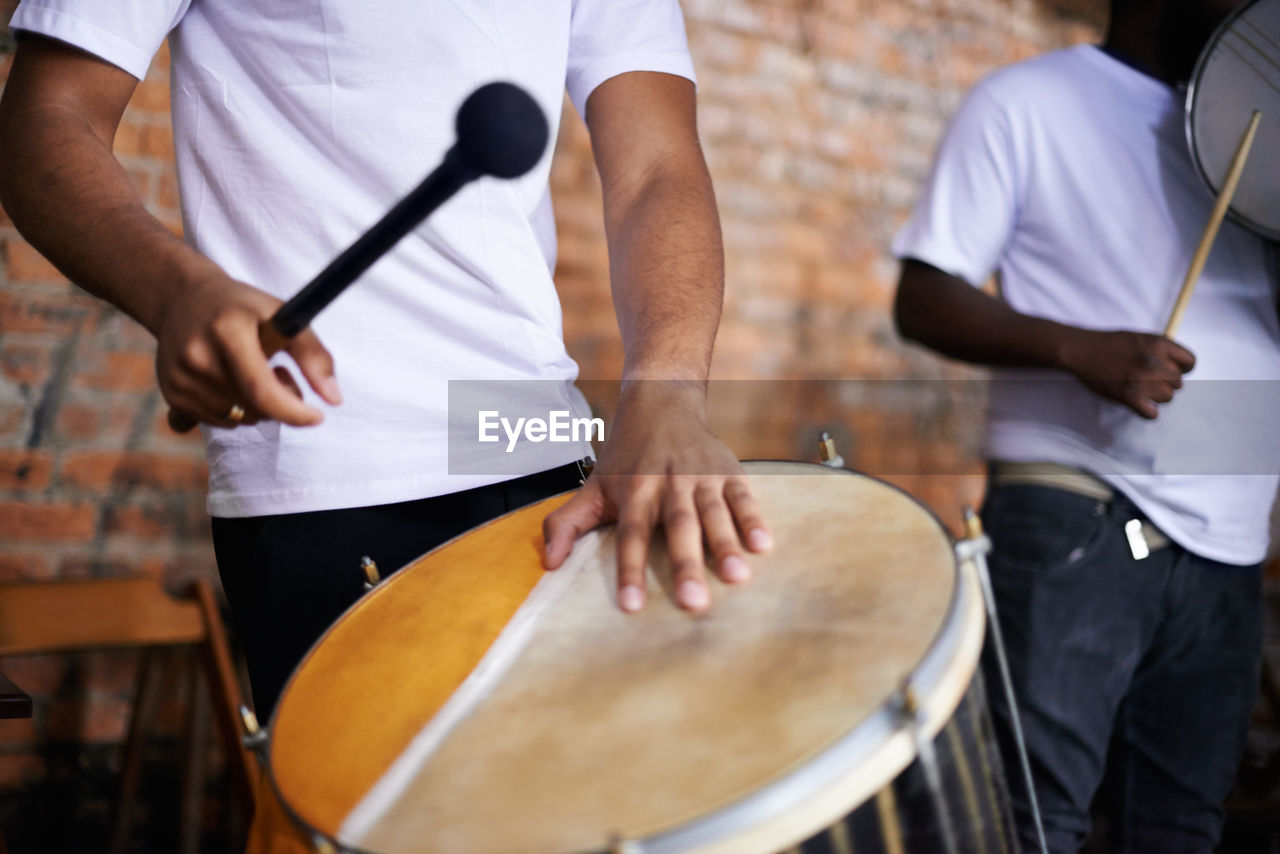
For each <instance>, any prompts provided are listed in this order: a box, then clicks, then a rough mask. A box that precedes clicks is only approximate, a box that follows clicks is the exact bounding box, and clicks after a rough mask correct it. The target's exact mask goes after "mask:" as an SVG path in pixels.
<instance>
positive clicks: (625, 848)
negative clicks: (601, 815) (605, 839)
mask: <svg viewBox="0 0 1280 854" xmlns="http://www.w3.org/2000/svg"><path fill="white" fill-rule="evenodd" d="M608 851H609V854H642V852H643V851H644V849H643V848H641V847H640V843H639V842H637V841H636V840H634V839H623V838H622V837H621V836H611V837H610V838H609V849H608Z"/></svg>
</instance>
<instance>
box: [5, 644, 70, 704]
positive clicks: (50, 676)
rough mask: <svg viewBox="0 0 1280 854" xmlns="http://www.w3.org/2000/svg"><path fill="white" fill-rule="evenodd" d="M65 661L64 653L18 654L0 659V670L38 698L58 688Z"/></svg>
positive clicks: (64, 669) (48, 695)
mask: <svg viewBox="0 0 1280 854" xmlns="http://www.w3.org/2000/svg"><path fill="white" fill-rule="evenodd" d="M67 663H68V660H67V657H66V656H65V655H19V656H15V657H12V658H5V659H4V660H3V661H0V672H3V673H4V675H5V676H7V677H8V678H9V679H10V680H11V681H12V682H13V684H15V685H17V686H18V687H19V688H21V689H22V690H23V691H26V692H27V693H28V694H30V695H31V697H32V698H37V699H38V698H43V697H50V696H52V695H53V694H54V692H56V691H57V690H58V687H59V686H60V685H61V684H62V680H63V679H64V678H65V676H66V673H67Z"/></svg>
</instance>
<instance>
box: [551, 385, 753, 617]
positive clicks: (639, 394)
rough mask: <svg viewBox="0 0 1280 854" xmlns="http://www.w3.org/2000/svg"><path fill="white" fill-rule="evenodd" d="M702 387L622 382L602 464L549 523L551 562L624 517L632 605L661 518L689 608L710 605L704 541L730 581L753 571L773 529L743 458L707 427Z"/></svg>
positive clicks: (621, 527)
mask: <svg viewBox="0 0 1280 854" xmlns="http://www.w3.org/2000/svg"><path fill="white" fill-rule="evenodd" d="M701 394H702V392H701V389H700V388H698V389H696V390H691V389H689V388H677V387H675V385H674V384H671V383H664V382H657V381H650V382H647V383H639V384H635V385H632V386H630V387H629V388H627V389H626V390H624V393H623V397H622V400H621V401H620V402H619V404H618V409H617V412H616V414H615V418H614V426H613V430H612V432H611V434H610V436H609V441H608V442H607V443H606V444H605V447H604V450H603V451H602V452H601V455H600V461H599V463H598V464H597V465H596V468H595V471H594V472H593V473H592V475H591V477H590V478H588V479H587V482H586V484H585V485H584V486H583V488H582V489H581V490H580V491H579V492H578V494H577V495H576V496H574V497H573V498H572V499H571V500H570V501H569V502H568V503H567V504H565V505H564V506H563V507H561V508H560V509H558V510H556V511H555V512H553V513H552V514H550V515H549V516H548V517H547V519H546V521H545V522H544V523H543V536H544V538H545V540H546V565H547V568H548V569H555V568H557V567H559V566H560V565H561V564H562V563H564V561H565V558H567V557H568V556H569V553H570V552H571V551H572V549H573V544H574V541H575V540H576V539H577V538H578V537H580V536H582V535H583V534H585V533H586V532H587V531H590V530H591V529H593V528H595V527H597V526H599V525H602V524H607V523H609V522H617V541H618V585H617V597H618V598H617V601H618V607H620V608H621V609H622V610H624V611H638V610H640V609H641V608H643V607H644V603H645V600H646V598H647V589H646V588H647V584H646V578H645V567H646V565H647V564H648V558H649V546H650V540H651V538H652V536H653V532H654V530H655V528H656V527H657V526H659V525H661V526H662V528H663V531H664V532H665V534H666V540H667V549H668V553H669V555H670V558H671V566H672V570H673V588H672V589H673V591H674V596H675V601H676V604H677V605H679V606H680V607H681V608H685V609H686V610H690V611H702V610H704V609H706V608H707V607H708V606H709V605H710V604H711V594H710V589H709V587H708V585H707V577H706V566H707V559H706V554H705V552H704V547H703V544H704V542H705V544H706V547H707V549H708V550H709V551H710V553H711V562H712V566H713V567H714V571H715V573H716V575H717V576H718V577H719V578H720V579H721V580H722V581H724V582H726V583H729V584H737V583H741V582H744V581H746V580H748V579H749V578H750V577H751V567H750V565H749V564H748V563H747V559H746V554H747V552H764V551H767V550H768V549H769V548H771V547H772V544H773V543H772V537H771V535H770V533H769V529H768V526H767V525H766V524H765V522H764V519H763V517H762V516H761V514H760V508H759V506H758V505H757V503H756V500H755V497H754V496H753V495H752V494H751V488H750V486H749V484H748V482H747V478H746V474H745V473H744V472H743V469H742V466H741V464H740V463H739V462H738V460H737V458H736V457H734V455H733V454H732V452H730V451H729V449H728V448H726V447H725V446H724V445H723V444H722V443H721V442H720V441H719V440H718V439H716V438H715V436H713V435H711V433H710V432H709V431H708V430H707V428H706V424H705V422H704V418H703V415H702V404H701V400H700V396H701Z"/></svg>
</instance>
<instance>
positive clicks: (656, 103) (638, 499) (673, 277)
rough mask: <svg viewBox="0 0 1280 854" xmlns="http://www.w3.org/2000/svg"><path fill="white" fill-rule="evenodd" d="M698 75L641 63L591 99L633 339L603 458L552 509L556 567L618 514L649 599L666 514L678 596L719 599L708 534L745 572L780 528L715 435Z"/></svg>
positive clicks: (709, 223)
mask: <svg viewBox="0 0 1280 854" xmlns="http://www.w3.org/2000/svg"><path fill="white" fill-rule="evenodd" d="M694 105H695V98H694V89H693V84H692V83H690V82H689V81H688V80H685V79H683V78H680V77H675V76H671V75H666V74H658V73H649V72H636V73H631V74H623V75H620V76H618V77H615V78H612V79H611V80H608V81H606V82H605V83H603V84H602V85H601V86H600V87H598V88H597V89H596V91H595V92H593V93H592V95H591V97H590V99H588V102H587V126H588V128H589V129H590V131H591V141H592V147H593V150H594V152H595V158H596V166H597V168H598V169H599V172H600V178H601V182H602V185H603V188H604V219H605V229H606V233H607V235H608V239H609V261H610V275H611V277H612V286H613V297H614V306H615V310H616V312H617V315H618V326H619V328H620V330H621V332H622V340H623V346H624V348H625V364H624V372H623V389H622V395H621V398H620V400H619V403H618V409H617V411H616V412H615V413H614V422H613V430H612V431H611V434H610V436H609V440H608V442H607V443H606V445H605V448H604V450H603V452H602V453H601V457H600V464H599V466H597V468H596V472H595V474H594V475H593V476H592V477H591V478H590V479H589V480H588V481H587V485H586V486H585V487H584V488H583V490H582V491H581V492H580V493H579V495H578V496H576V497H575V498H574V500H573V501H571V502H570V503H569V504H566V505H565V506H564V507H562V508H561V509H560V510H558V511H556V513H554V514H552V515H551V516H550V517H548V520H547V525H546V528H545V530H546V537H547V564H548V566H550V567H555V566H558V565H559V564H560V563H561V562H563V560H564V558H565V557H566V556H567V555H568V553H569V550H570V549H571V548H572V545H573V540H574V538H575V537H576V536H578V535H581V534H582V533H585V532H586V531H587V530H589V529H591V528H593V527H595V526H596V525H598V524H601V523H602V522H607V521H611V520H617V522H618V601H619V604H620V605H621V606H622V607H623V608H624V609H626V610H636V609H638V608H639V607H641V606H642V605H643V602H644V589H645V578H644V569H645V563H646V559H647V556H648V548H649V540H650V537H651V535H652V532H653V529H654V527H655V526H657V525H659V524H661V525H662V527H663V529H664V531H665V533H666V536H667V545H668V549H669V551H670V554H671V560H672V565H673V566H674V568H675V573H676V582H677V584H676V598H677V602H678V603H679V604H680V605H681V606H683V607H685V608H689V609H691V610H701V609H702V608H705V607H707V605H708V604H709V596H708V590H707V587H706V579H705V569H704V557H703V554H704V553H703V540H704V539H705V540H706V543H707V545H708V546H709V547H710V550H711V553H712V556H713V559H714V560H713V563H714V567H715V570H716V572H717V573H718V574H719V575H720V577H721V578H723V579H724V580H726V581H732V582H737V581H744V580H746V578H747V577H748V576H749V574H750V569H749V567H748V565H747V563H746V561H745V559H744V553H745V552H746V551H763V550H765V549H767V548H769V546H770V537H769V533H768V529H767V527H766V526H765V523H764V520H763V519H762V517H761V516H760V512H759V508H758V507H757V506H756V502H755V499H754V497H753V496H752V495H751V491H750V489H749V487H748V485H747V481H746V477H745V475H744V474H743V471H742V468H741V466H740V465H739V464H738V462H737V460H736V459H735V458H734V456H733V454H732V453H731V452H730V451H729V450H728V449H727V448H726V447H725V446H724V445H723V444H721V443H720V442H719V441H718V440H717V439H716V438H715V437H714V436H712V435H711V434H710V432H708V430H707V428H706V421H705V415H706V413H705V402H706V389H705V383H706V378H707V373H708V371H709V368H710V362H711V350H712V346H713V344H714V341H715V333H716V328H717V326H718V325H719V321H720V306H721V301H722V297H723V288H724V251H723V247H722V245H721V239H720V222H719V216H718V214H717V212H716V206H715V195H714V193H713V192H712V188H711V178H710V176H709V174H708V173H707V168H706V164H705V162H704V160H703V157H702V151H701V148H700V147H699V145H698V139H697V122H696V117H695V106H694Z"/></svg>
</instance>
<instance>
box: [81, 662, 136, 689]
mask: <svg viewBox="0 0 1280 854" xmlns="http://www.w3.org/2000/svg"><path fill="white" fill-rule="evenodd" d="M139 660H140V656H139V654H138V652H137V651H135V650H109V651H103V652H87V653H83V654H82V655H81V656H80V664H81V673H82V675H83V680H84V687H85V690H87V691H88V692H89V695H90V696H91V697H96V696H97V695H104V696H109V697H117V698H124V699H132V698H133V695H134V691H135V690H136V688H137V681H138V664H139Z"/></svg>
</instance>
